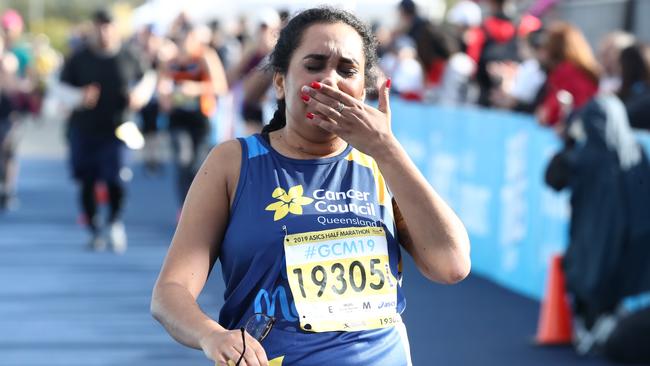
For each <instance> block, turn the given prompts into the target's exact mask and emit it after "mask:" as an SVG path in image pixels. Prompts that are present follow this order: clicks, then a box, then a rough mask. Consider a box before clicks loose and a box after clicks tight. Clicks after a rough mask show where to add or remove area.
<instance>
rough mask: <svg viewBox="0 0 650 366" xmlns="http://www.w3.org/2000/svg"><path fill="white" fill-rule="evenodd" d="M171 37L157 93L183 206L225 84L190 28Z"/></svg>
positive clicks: (219, 68)
mask: <svg viewBox="0 0 650 366" xmlns="http://www.w3.org/2000/svg"><path fill="white" fill-rule="evenodd" d="M173 37H174V39H173V40H174V42H175V43H176V46H177V47H178V53H177V55H176V56H175V57H173V58H172V59H171V60H170V61H169V62H168V63H167V64H165V65H164V66H162V71H161V75H160V83H159V90H158V91H159V97H160V106H161V108H162V109H163V110H164V111H166V112H168V114H169V129H170V134H171V138H172V147H173V150H174V161H175V163H176V168H177V175H178V177H177V189H178V198H179V200H180V202H183V201H184V200H185V195H186V194H187V191H188V189H189V188H190V184H191V183H192V180H193V179H194V175H195V174H196V172H197V170H198V168H199V165H200V164H201V162H202V161H203V159H204V158H205V156H206V154H207V152H208V148H209V133H210V121H209V117H210V116H211V115H212V114H213V113H214V112H215V110H216V105H217V104H216V96H217V95H218V94H221V93H224V92H226V91H227V90H228V84H227V82H226V76H225V72H224V70H223V66H222V64H221V61H220V60H219V56H218V55H217V53H216V52H215V51H214V50H212V49H211V48H209V47H207V46H206V45H204V44H202V43H201V41H200V39H199V37H198V35H197V34H196V30H195V29H194V28H193V26H192V25H186V26H185V28H179V29H177V30H176V31H175V32H174V34H173Z"/></svg>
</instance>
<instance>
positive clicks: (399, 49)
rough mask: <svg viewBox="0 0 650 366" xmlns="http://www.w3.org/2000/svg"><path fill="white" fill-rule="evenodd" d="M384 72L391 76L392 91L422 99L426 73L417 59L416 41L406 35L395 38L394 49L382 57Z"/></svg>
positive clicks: (413, 98) (409, 97)
mask: <svg viewBox="0 0 650 366" xmlns="http://www.w3.org/2000/svg"><path fill="white" fill-rule="evenodd" d="M380 66H381V68H382V70H383V72H384V73H385V74H386V75H387V76H389V77H390V78H391V83H392V85H391V93H396V94H399V95H400V96H402V97H403V98H405V99H408V100H420V99H421V98H422V93H423V91H424V73H423V72H422V66H421V65H420V63H419V62H418V60H417V52H416V50H415V43H414V42H413V40H412V39H410V38H409V37H406V36H401V37H399V38H398V39H397V40H395V42H394V44H393V51H392V52H388V53H386V54H385V55H384V57H383V58H382V59H381V62H380Z"/></svg>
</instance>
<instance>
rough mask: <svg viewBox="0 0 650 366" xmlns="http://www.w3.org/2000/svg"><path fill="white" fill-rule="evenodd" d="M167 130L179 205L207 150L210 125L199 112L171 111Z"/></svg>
mask: <svg viewBox="0 0 650 366" xmlns="http://www.w3.org/2000/svg"><path fill="white" fill-rule="evenodd" d="M169 129H170V135H171V140H172V148H173V151H174V162H175V165H176V174H177V182H176V183H177V191H178V198H179V200H180V202H181V204H182V203H183V202H184V201H185V196H186V195H187V192H188V191H189V189H190V185H192V181H193V180H194V175H196V172H197V171H198V170H199V167H200V165H201V163H202V162H203V159H204V158H205V156H206V155H207V152H208V149H209V141H208V137H209V132H210V123H209V121H208V118H207V117H206V116H205V115H203V113H201V112H200V111H196V112H194V111H185V110H179V109H176V110H173V111H172V112H171V113H170V114H169Z"/></svg>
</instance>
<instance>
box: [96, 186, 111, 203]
mask: <svg viewBox="0 0 650 366" xmlns="http://www.w3.org/2000/svg"><path fill="white" fill-rule="evenodd" d="M95 201H97V203H99V204H105V203H107V202H108V188H106V184H104V183H102V182H100V183H96V184H95Z"/></svg>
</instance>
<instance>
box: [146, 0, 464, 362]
mask: <svg viewBox="0 0 650 366" xmlns="http://www.w3.org/2000/svg"><path fill="white" fill-rule="evenodd" d="M270 64H271V66H272V67H273V69H274V71H275V74H274V83H273V85H274V87H275V90H276V94H277V97H278V110H277V111H276V113H275V115H274V117H273V119H272V121H271V122H270V124H269V125H268V126H266V128H265V129H264V131H263V132H262V134H260V135H254V136H250V137H248V138H246V139H240V140H237V141H230V142H226V143H224V144H222V145H220V146H218V147H217V148H215V149H214V150H213V151H212V152H211V153H210V155H209V157H208V158H207V159H206V161H205V162H204V164H203V166H202V167H201V169H200V171H199V173H198V174H197V175H196V177H195V180H194V182H193V184H192V187H191V188H190V191H189V194H188V196H187V198H186V201H185V206H184V208H183V211H182V216H181V218H180V222H179V225H178V228H177V231H176V233H175V235H174V239H173V241H172V245H171V247H170V250H169V253H168V255H167V258H166V259H165V263H164V265H163V269H162V271H161V273H160V276H159V278H158V281H157V283H156V286H155V288H154V293H153V299H152V304H151V308H152V312H153V315H154V317H156V319H158V320H159V321H160V322H161V323H162V324H163V325H164V326H165V328H166V329H167V330H168V332H169V333H170V334H171V335H172V336H173V337H174V338H175V339H176V340H178V341H179V342H180V343H183V344H185V345H187V346H189V347H193V348H197V349H201V350H203V352H204V353H205V354H206V356H207V357H208V358H210V359H211V360H214V361H215V362H216V364H218V365H226V364H235V363H238V364H239V365H255V366H257V365H292V366H293V365H300V366H307V365H325V364H333V363H335V364H336V365H344V366H349V365H410V364H411V360H410V354H409V346H408V340H407V337H406V331H405V329H404V326H403V324H402V322H401V315H400V314H401V312H402V311H403V310H404V306H405V300H404V297H403V295H402V291H401V255H400V245H401V246H402V247H403V248H404V249H406V251H407V252H409V254H410V255H412V256H413V258H414V259H415V262H416V264H417V266H418V268H419V269H420V271H421V272H422V273H423V274H424V275H425V276H426V277H427V278H429V279H431V280H433V281H437V282H442V283H455V282H458V281H460V280H462V279H463V278H464V277H465V276H466V275H467V274H468V272H469V269H470V260H469V240H468V237H467V233H466V231H465V228H464V227H463V224H462V223H461V222H460V220H459V219H458V217H457V216H456V215H455V214H454V213H453V211H452V210H451V209H450V208H449V207H448V206H447V205H446V204H445V203H444V202H443V200H442V199H441V198H440V196H438V195H437V194H436V192H435V191H434V190H433V189H432V188H431V186H429V184H428V183H427V181H426V180H425V179H424V177H423V176H422V174H421V173H420V172H419V171H418V170H417V168H416V167H415V165H414V164H413V162H412V161H411V160H410V158H409V157H408V156H407V154H406V153H405V151H404V149H403V148H402V146H401V145H400V143H399V142H398V141H397V139H396V138H395V137H394V136H393V134H392V133H391V130H390V108H389V103H388V88H389V87H390V80H387V81H385V82H384V83H382V85H381V87H380V90H379V106H378V108H373V107H370V106H368V105H366V104H364V99H365V96H366V92H367V90H369V89H371V88H372V87H373V86H374V85H375V70H376V54H375V40H374V38H373V37H372V34H371V32H370V30H369V29H368V27H367V26H366V25H365V24H363V23H362V22H361V21H360V20H358V19H357V18H356V17H355V16H353V15H352V14H350V13H347V12H345V11H341V10H336V9H331V8H316V9H310V10H306V11H303V12H301V13H299V14H298V15H296V16H295V17H294V18H293V19H292V20H291V21H290V22H289V23H288V24H287V26H286V27H285V28H284V29H283V30H282V31H281V34H280V37H279V40H278V43H277V45H276V46H275V49H274V51H273V53H272V55H271V59H270ZM217 259H219V260H220V261H221V267H222V275H223V278H224V281H225V284H226V291H225V293H224V300H225V304H224V306H223V308H222V309H221V313H220V316H219V320H218V321H216V320H213V319H211V318H209V317H208V316H207V315H206V314H205V313H203V312H202V311H201V309H200V308H199V307H198V305H197V303H196V298H197V297H198V295H199V293H200V292H201V289H202V288H203V286H204V284H205V282H206V279H207V276H208V274H209V272H210V270H211V268H212V266H213V265H214V263H215V262H216V260H217ZM269 317H272V318H273V319H275V325H274V326H273V328H272V329H271V330H270V332H269V333H268V336H266V337H264V338H263V340H262V337H260V336H259V334H253V335H251V334H248V333H246V332H244V331H241V330H240V329H247V330H249V329H250V328H249V327H248V326H249V325H250V324H251V322H253V323H254V322H255V321H256V320H257V319H260V318H269Z"/></svg>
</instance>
